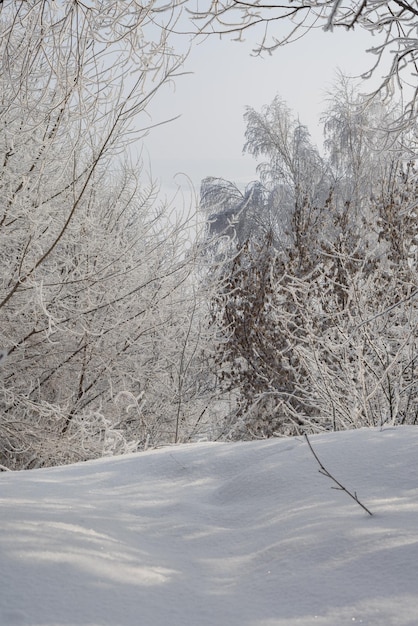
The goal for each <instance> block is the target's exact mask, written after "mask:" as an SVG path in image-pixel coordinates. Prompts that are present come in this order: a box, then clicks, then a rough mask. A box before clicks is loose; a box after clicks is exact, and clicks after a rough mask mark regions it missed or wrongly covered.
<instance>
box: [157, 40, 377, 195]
mask: <svg viewBox="0 0 418 626" xmlns="http://www.w3.org/2000/svg"><path fill="white" fill-rule="evenodd" d="M254 43H255V39H254V37H253V38H252V40H248V41H247V42H245V43H237V42H233V41H230V40H228V39H222V40H220V39H219V38H217V37H213V38H209V39H206V40H205V41H203V42H202V43H201V44H200V45H194V46H193V47H192V50H191V53H190V55H189V57H188V59H187V61H186V63H185V67H184V69H185V71H188V72H192V74H190V75H186V76H183V77H180V78H179V79H178V80H177V82H176V85H175V88H174V87H171V88H165V90H162V91H161V92H160V93H159V94H158V96H157V98H156V99H155V100H154V101H153V103H152V106H151V109H150V113H151V116H152V121H153V122H154V123H156V122H159V121H161V120H164V119H168V118H172V117H173V116H176V115H180V116H181V117H180V118H179V119H177V120H175V121H174V122H171V123H169V124H166V125H164V126H160V127H158V128H155V129H153V130H152V131H151V133H150V135H149V136H148V137H147V138H146V139H145V147H146V152H145V156H147V158H149V160H150V162H151V165H152V173H153V175H154V177H156V178H157V179H158V180H159V181H160V184H161V186H162V188H163V190H164V191H165V192H166V193H168V194H170V193H171V191H172V190H174V189H175V187H176V185H177V184H181V185H183V186H184V187H187V183H186V179H185V178H184V176H182V173H185V174H187V175H188V176H189V177H190V178H191V180H192V182H193V184H194V186H195V188H196V190H197V191H198V189H199V186H200V181H201V180H202V179H203V178H205V177H206V176H219V177H223V178H226V179H228V180H232V181H234V182H235V183H237V184H239V185H244V184H246V183H248V182H250V181H252V180H254V179H255V178H256V172H255V167H256V162H255V160H254V159H253V158H252V157H250V156H248V155H247V156H243V155H242V147H243V144H244V131H245V124H244V121H243V114H244V111H245V106H247V105H248V106H250V107H253V108H255V109H256V110H260V109H261V107H262V106H263V105H265V104H270V103H271V102H272V100H273V98H274V97H275V96H276V95H277V94H278V95H280V96H281V97H282V98H283V99H284V100H286V102H287V103H288V105H289V106H290V108H291V109H292V110H293V111H294V112H295V113H296V114H297V115H298V116H299V118H300V120H301V122H302V123H304V124H306V125H307V126H308V127H309V129H310V131H311V135H312V137H313V139H314V141H315V142H316V143H317V144H320V143H321V142H322V132H321V130H320V125H319V117H320V115H321V112H323V110H324V107H325V104H324V102H325V100H326V97H327V91H328V90H329V89H331V88H332V85H333V83H334V82H335V79H336V73H337V70H338V69H339V70H341V71H342V72H343V73H344V74H347V75H359V74H360V73H361V72H364V71H366V70H367V69H369V67H370V66H371V65H372V62H373V60H374V57H373V56H371V55H370V54H367V53H366V52H365V50H366V49H367V48H368V47H370V46H371V45H372V44H373V43H375V40H373V39H372V38H371V36H370V34H368V33H366V32H364V31H350V32H347V31H345V30H343V29H341V30H336V31H335V32H334V33H330V32H324V31H322V30H316V31H315V32H311V33H309V34H308V35H306V36H305V37H303V38H302V39H300V40H299V41H297V42H295V43H293V44H289V45H287V46H285V47H283V48H280V49H278V50H277V51H276V52H275V53H274V54H273V55H272V56H267V57H264V58H260V57H254V56H251V50H252V47H253V46H254ZM367 87H368V86H366V88H365V90H366V89H367Z"/></svg>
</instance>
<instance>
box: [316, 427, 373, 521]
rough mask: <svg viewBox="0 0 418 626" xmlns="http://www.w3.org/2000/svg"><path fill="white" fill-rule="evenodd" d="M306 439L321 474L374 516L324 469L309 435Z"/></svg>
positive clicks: (354, 495)
mask: <svg viewBox="0 0 418 626" xmlns="http://www.w3.org/2000/svg"><path fill="white" fill-rule="evenodd" d="M305 439H306V443H307V444H308V446H309V448H310V450H311V452H312V454H313V455H314V457H315V459H316V460H317V462H318V465H319V468H320V469H319V470H318V471H319V473H320V474H322V475H323V476H327V477H328V478H330V479H331V480H332V481H333V482H334V483H335V484H336V485H337V486H336V487H334V489H338V490H339V491H345V493H346V494H347V495H349V496H350V498H352V499H353V500H355V502H357V504H358V505H359V506H361V508H362V509H364V510H365V511H366V513H368V514H369V515H373V513H372V512H371V511H369V509H368V508H367V507H366V506H365V505H364V504H363V503H362V502H360V500H359V499H358V497H357V494H356V492H354V493H351V491H349V490H348V489H346V487H344V485H342V484H341V483H340V482H339V481H338V480H337V479H336V478H334V476H333V475H332V474H330V472H329V471H328V470H327V469H326V468H325V467H324V465H323V464H322V462H321V461H320V460H319V457H318V455H317V454H316V452H315V450H314V449H313V447H312V444H311V442H310V441H309V437H308V435H307V434H306V433H305Z"/></svg>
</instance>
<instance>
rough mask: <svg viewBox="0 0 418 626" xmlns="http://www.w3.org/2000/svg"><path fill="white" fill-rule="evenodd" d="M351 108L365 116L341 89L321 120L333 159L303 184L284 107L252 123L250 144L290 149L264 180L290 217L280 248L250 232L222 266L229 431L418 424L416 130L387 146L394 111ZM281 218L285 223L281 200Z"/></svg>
mask: <svg viewBox="0 0 418 626" xmlns="http://www.w3.org/2000/svg"><path fill="white" fill-rule="evenodd" d="M275 102H276V103H277V102H278V101H277V100H276V101H275ZM354 102H355V103H356V104H357V105H358V107H359V108H357V107H354V105H353V101H352V100H351V98H350V99H348V98H347V97H346V93H345V92H341V91H339V92H337V93H336V98H335V101H334V102H331V103H330V108H329V112H328V116H327V114H326V115H325V117H324V122H325V126H326V130H327V133H328V135H327V136H328V143H327V151H328V152H327V154H328V158H327V157H324V158H323V159H321V160H319V157H318V160H317V159H306V161H305V163H306V168H302V169H301V170H300V172H301V176H300V177H299V175H297V176H295V175H293V174H292V172H293V171H294V170H295V171H296V172H298V171H299V170H298V169H297V168H294V167H293V163H294V159H293V158H291V157H290V155H292V154H293V152H292V150H289V149H288V147H289V145H290V146H293V145H294V144H292V142H281V141H278V140H277V139H276V137H277V136H279V137H280V138H281V137H283V136H285V137H293V136H294V133H293V132H289V131H288V130H286V132H282V131H283V129H286V128H287V129H288V120H289V115H288V112H287V111H286V110H285V109H283V108H282V107H279V108H278V109H277V108H276V112H277V115H279V116H280V115H281V114H283V112H284V115H285V120H284V121H281V120H280V119H279V120H276V118H275V117H274V116H272V117H271V118H268V117H266V116H262V115H261V114H259V115H255V114H254V115H252V116H251V117H250V118H249V120H248V123H249V124H251V125H252V126H251V133H252V134H251V140H252V145H255V146H261V148H262V149H263V151H264V152H263V154H266V155H267V154H269V153H268V148H270V146H276V145H277V146H279V147H280V150H278V149H277V150H275V149H271V150H270V154H271V155H272V158H271V163H270V162H267V163H266V164H265V165H264V164H263V166H262V173H263V174H264V175H265V172H268V181H266V182H267V184H268V185H269V187H270V188H271V189H273V190H274V189H277V188H281V189H285V190H286V195H285V202H284V206H285V207H286V211H287V212H288V220H287V227H286V234H285V236H284V245H282V246H280V245H277V243H276V238H277V237H278V238H279V240H280V233H279V231H276V232H271V233H268V234H267V235H266V236H265V237H264V239H261V238H260V237H254V238H253V237H252V236H251V235H250V236H249V237H248V239H247V241H246V242H245V243H244V244H243V245H241V244H240V242H239V240H237V239H236V238H235V239H233V240H231V243H230V246H231V248H230V254H229V256H227V257H226V259H225V261H224V263H223V264H220V263H217V264H215V265H214V270H216V271H213V274H212V277H213V280H214V284H216V281H218V282H217V284H218V288H217V290H216V291H214V296H213V298H212V322H213V325H214V326H215V327H216V328H217V332H218V344H217V351H216V354H215V368H216V369H217V372H218V375H219V379H220V383H221V385H222V386H223V388H224V389H225V392H226V393H227V394H229V395H230V397H232V398H233V399H234V400H235V405H234V407H233V409H232V410H231V412H230V414H229V417H228V419H227V420H226V423H225V431H224V433H225V435H229V436H233V437H254V436H257V437H258V436H269V435H272V434H281V435H283V434H297V433H300V432H303V431H319V430H324V429H341V428H353V427H359V426H364V425H368V426H370V425H380V424H382V423H388V422H389V423H413V424H415V423H417V412H416V405H417V400H418V396H417V395H416V394H417V390H416V387H415V384H414V382H413V381H414V375H415V368H416V360H417V357H416V354H417V352H416V351H417V348H418V346H417V344H416V334H417V328H418V326H417V325H418V315H417V310H416V298H417V290H416V283H417V279H418V276H417V265H416V251H417V244H416V242H417V233H416V229H415V221H416V200H415V198H416V184H417V178H416V171H415V166H414V164H413V163H412V162H411V161H408V157H409V154H410V151H409V148H410V144H409V143H408V141H409V135H408V133H404V134H402V135H401V136H399V137H398V138H397V139H396V141H395V140H393V136H392V141H391V142H389V143H387V142H386V139H387V135H386V134H385V133H384V132H383V130H382V133H381V135H380V137H379V136H374V135H373V133H372V131H371V126H372V122H373V121H375V120H376V119H378V120H382V119H383V118H384V114H385V111H384V110H383V109H382V107H378V109H377V111H376V103H375V102H373V103H369V104H370V108H369V109H368V108H367V107H366V106H365V103H364V102H363V101H361V100H360V98H359V99H357V100H356V101H354ZM360 104H361V108H360ZM353 107H354V110H353ZM271 110H272V109H267V108H266V111H268V112H270V111H271ZM355 113H358V115H357V116H356V115H355ZM360 113H361V114H360ZM254 120H255V121H256V123H254ZM256 129H258V130H259V132H260V142H259V144H257V132H256ZM277 129H279V131H280V133H279V132H278V130H277ZM247 138H248V131H247ZM308 145H309V144H308ZM260 153H261V149H259V150H258V152H256V154H257V155H259V154H260ZM302 154H304V152H302ZM313 154H316V153H315V152H313ZM318 162H319V164H320V167H317V163H318ZM298 163H299V162H298ZM287 164H290V166H289V165H287ZM318 172H320V173H321V176H318ZM388 174H389V175H388ZM283 181H285V182H283ZM301 181H302V182H301ZM280 185H281V187H280ZM301 188H302V189H305V190H307V191H306V193H305V194H304V195H303V196H302V198H303V200H302V201H301V202H298V201H297V197H298V196H297V194H298V191H299V189H301ZM318 189H320V190H321V194H318V193H316V191H317V190H318ZM271 197H272V198H273V199H274V198H275V196H274V195H272V196H271ZM277 197H278V196H276V198H277ZM273 206H274V205H273ZM276 210H277V213H278V214H279V215H281V213H282V211H283V205H282V206H281V205H280V204H277V205H276ZM282 242H283V239H282Z"/></svg>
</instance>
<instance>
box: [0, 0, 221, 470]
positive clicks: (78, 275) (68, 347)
mask: <svg viewBox="0 0 418 626" xmlns="http://www.w3.org/2000/svg"><path fill="white" fill-rule="evenodd" d="M172 19H174V17H173V12H172V7H170V6H169V5H159V4H158V3H156V2H150V3H147V4H146V5H144V6H142V5H139V4H138V3H137V2H125V1H124V0H123V1H121V0H112V1H111V2H106V3H103V2H99V1H97V2H96V1H95V0H94V1H93V2H89V3H87V4H86V3H80V2H77V1H75V0H68V1H64V2H55V1H53V0H31V1H29V2H15V1H13V2H11V1H5V2H3V3H1V7H0V50H1V54H0V94H1V95H0V98H1V110H0V124H1V125H0V160H1V163H2V169H1V173H0V187H1V193H2V206H1V212H0V243H1V245H0V258H1V263H2V275H1V280H0V314H1V319H2V323H1V338H0V345H1V347H2V348H3V349H5V350H6V351H7V352H8V356H7V359H6V360H5V361H4V364H3V367H2V369H1V398H0V404H1V407H0V440H1V445H0V463H1V464H3V465H4V466H8V467H14V468H21V467H35V466H40V465H45V464H56V463H63V462H69V461H73V460H83V459H86V458H91V457H95V456H99V455H101V454H113V453H119V452H124V451H127V450H132V449H137V448H140V447H144V446H146V445H152V444H154V443H160V442H162V441H164V442H173V441H175V440H181V439H182V438H183V439H184V438H187V437H189V436H192V435H193V433H194V432H195V430H196V428H197V427H198V426H200V425H201V423H202V422H203V419H202V417H201V414H202V411H203V408H202V407H203V403H204V400H203V399H201V397H202V393H201V390H202V389H203V388H204V387H205V389H207V388H208V384H209V383H208V381H207V379H204V377H201V380H200V382H196V381H197V379H198V378H197V375H196V377H195V378H194V377H193V376H192V373H193V372H194V367H195V363H197V362H198V346H199V345H200V344H199V341H200V336H201V331H200V329H199V323H198V315H197V311H198V310H199V306H200V305H199V300H198V299H197V298H196V295H195V289H194V287H195V286H194V279H193V277H192V270H193V264H194V260H193V259H194V256H193V255H194V253H193V248H191V249H190V237H189V233H190V225H189V224H188V223H187V218H184V219H183V220H180V219H178V217H177V218H175V217H174V216H175V211H174V208H173V207H170V206H167V205H165V204H162V203H161V202H159V201H158V199H157V190H156V188H155V185H154V184H153V183H152V181H147V179H146V177H145V174H144V173H143V172H142V168H141V164H140V162H139V161H138V159H137V158H136V157H134V156H133V155H134V151H131V152H129V145H130V144H131V143H132V141H133V140H134V139H136V140H138V138H140V137H141V135H142V134H143V131H141V130H138V129H141V128H143V129H145V127H146V126H148V125H149V118H148V117H147V114H146V107H147V104H148V102H149V101H150V99H151V98H152V97H153V95H154V94H155V93H156V92H157V90H158V89H159V88H160V87H161V86H162V85H163V84H164V83H166V82H167V81H168V80H171V79H172V78H173V77H174V76H175V74H176V71H177V69H178V67H179V66H180V64H181V62H182V59H181V58H180V57H178V56H176V55H175V54H174V53H173V51H172V50H171V49H170V48H169V46H168V36H169V32H170V24H171V20H172ZM187 250H189V251H188V252H187ZM196 369H197V367H196ZM191 379H193V381H192V382H191ZM189 411H190V412H189Z"/></svg>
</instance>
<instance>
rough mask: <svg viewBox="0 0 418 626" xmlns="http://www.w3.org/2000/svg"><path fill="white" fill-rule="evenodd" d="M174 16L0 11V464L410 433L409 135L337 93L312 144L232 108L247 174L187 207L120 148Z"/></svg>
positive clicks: (382, 107) (277, 115) (205, 185)
mask: <svg viewBox="0 0 418 626" xmlns="http://www.w3.org/2000/svg"><path fill="white" fill-rule="evenodd" d="M177 8H181V7H178V5H177V3H173V5H171V6H170V7H168V5H164V7H162V6H159V5H158V4H156V3H153V2H150V3H148V4H146V5H145V6H142V5H141V6H140V5H139V4H137V3H136V2H126V1H121V0H112V1H111V2H109V3H106V4H104V3H101V2H91V3H87V4H84V3H80V2H75V1H72V0H68V2H60V3H56V2H53V1H52V0H51V1H50V0H30V1H29V2H12V1H5V2H3V3H2V4H1V7H0V28H1V39H0V48H1V55H0V81H1V109H0V118H1V128H0V150H1V156H0V158H1V164H2V168H1V175H0V186H1V190H2V195H1V207H0V238H1V246H0V256H1V263H2V274H1V281H0V314H1V326H0V334H1V338H0V348H2V349H3V352H2V357H3V358H2V359H1V378H0V386H1V394H0V465H1V467H2V468H3V469H29V468H34V467H42V466H46V465H56V464H63V463H70V462H74V461H81V460H86V459H89V458H95V457H98V456H102V455H108V454H120V453H124V452H129V451H135V450H143V449H146V448H148V447H150V446H159V445H163V444H171V443H178V442H186V441H195V440H197V439H200V438H205V439H247V438H253V437H268V436H274V435H277V436H282V435H292V434H300V433H303V432H319V431H326V430H339V429H344V428H357V427H360V426H371V425H382V424H405V423H408V424H415V423H416V422H417V419H418V417H417V411H418V408H417V406H418V405H417V390H416V382H415V381H416V367H417V345H416V343H417V332H416V330H417V322H418V317H417V295H418V291H417V290H418V285H417V276H416V272H417V269H416V268H417V254H418V240H417V232H416V231H417V229H416V221H417V219H416V218H417V215H416V211H417V208H416V204H417V200H416V198H417V189H416V185H417V177H416V166H415V149H416V126H415V123H413V122H412V121H411V120H410V121H409V123H408V124H406V123H405V115H404V110H403V109H400V108H399V107H398V106H397V105H395V104H392V101H391V100H388V99H387V98H386V97H385V93H384V92H381V93H380V94H377V95H375V96H374V97H373V98H371V97H364V96H360V95H359V94H358V93H357V92H356V90H355V89H353V88H352V87H351V85H350V83H349V82H348V81H346V80H344V79H342V80H341V82H340V84H339V85H338V87H337V88H336V89H335V92H334V93H333V94H332V96H331V98H330V101H329V105H328V108H327V110H326V111H325V112H324V117H323V124H324V132H325V138H326V141H325V149H324V151H323V152H322V151H321V152H320V151H319V150H318V149H317V148H316V147H315V146H314V145H313V144H312V142H311V139H310V136H309V132H308V129H307V128H306V127H304V126H303V125H302V124H301V123H300V122H299V121H298V120H297V118H296V117H295V115H294V114H293V113H292V112H291V111H290V110H289V109H288V107H287V106H286V104H285V103H284V102H283V101H282V100H281V99H280V97H279V96H278V97H276V98H275V99H274V101H273V102H272V103H271V104H268V105H266V107H265V108H264V109H263V110H262V111H254V110H252V109H249V108H248V109H247V110H246V113H245V121H246V134H245V146H244V149H245V150H246V151H247V152H248V153H250V154H252V155H253V156H254V157H255V158H256V159H257V160H258V161H259V167H258V172H259V179H258V180H257V181H252V182H249V185H248V186H247V188H246V189H245V190H244V191H242V190H240V189H238V188H237V187H236V186H235V185H234V183H233V182H232V181H226V180H223V179H219V178H216V179H214V178H206V179H205V180H204V181H202V187H201V197H200V206H199V207H198V208H197V213H196V214H195V215H194V214H193V212H192V211H190V213H189V214H187V215H186V214H185V212H184V211H179V207H176V206H175V205H174V206H173V205H170V204H168V203H167V202H165V201H162V200H161V199H160V198H159V195H158V189H157V188H156V186H155V184H154V183H153V181H152V180H148V179H147V177H146V172H145V170H144V169H143V167H142V164H141V162H140V161H138V160H135V158H134V156H133V155H134V154H135V151H134V150H132V148H131V146H132V144H133V142H136V144H138V142H139V143H140V142H141V137H142V134H141V131H138V130H136V129H138V128H144V129H146V128H147V126H148V125H149V122H148V117H147V107H148V106H149V103H150V101H151V100H152V98H153V96H154V95H155V93H157V91H158V90H159V89H160V87H161V86H163V85H164V84H165V83H166V82H168V81H172V80H175V77H176V75H177V73H178V72H179V71H180V70H181V67H182V64H183V62H184V58H183V57H182V56H180V55H178V54H176V53H175V52H174V51H173V48H172V47H171V46H170V33H171V30H172V27H173V24H174V23H176V19H177V18H176V9H177ZM144 132H145V131H144Z"/></svg>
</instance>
